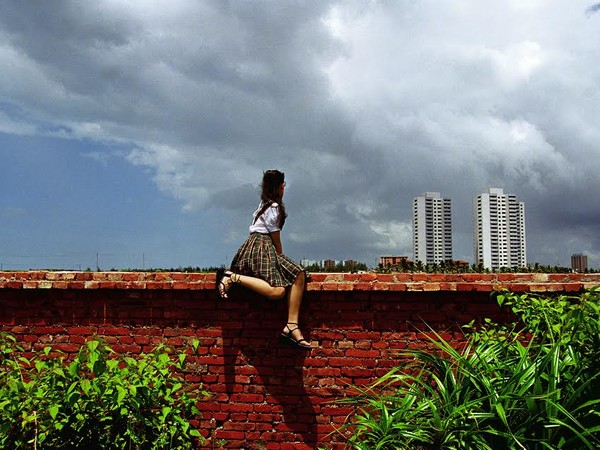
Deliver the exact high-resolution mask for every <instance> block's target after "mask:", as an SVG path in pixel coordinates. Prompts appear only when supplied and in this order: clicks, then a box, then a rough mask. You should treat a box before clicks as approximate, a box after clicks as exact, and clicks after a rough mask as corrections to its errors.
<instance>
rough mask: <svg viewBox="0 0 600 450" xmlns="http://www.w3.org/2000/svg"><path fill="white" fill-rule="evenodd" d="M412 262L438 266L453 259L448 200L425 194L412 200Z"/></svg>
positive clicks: (428, 193) (450, 216) (434, 193)
mask: <svg viewBox="0 0 600 450" xmlns="http://www.w3.org/2000/svg"><path fill="white" fill-rule="evenodd" d="M413 251H414V260H415V261H421V262H422V263H425V264H439V263H441V262H442V261H451V260H452V211H451V201H450V199H449V198H442V197H441V196H440V193H439V192H425V193H424V194H422V195H421V196H420V197H416V198H415V199H414V200H413Z"/></svg>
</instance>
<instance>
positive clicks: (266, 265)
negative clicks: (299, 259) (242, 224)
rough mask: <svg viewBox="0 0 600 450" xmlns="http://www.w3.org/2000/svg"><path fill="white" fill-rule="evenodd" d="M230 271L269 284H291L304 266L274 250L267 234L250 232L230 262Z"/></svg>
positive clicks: (302, 270)
mask: <svg viewBox="0 0 600 450" xmlns="http://www.w3.org/2000/svg"><path fill="white" fill-rule="evenodd" d="M230 270H231V271H232V272H235V273H239V274H241V275H249V276H251V277H256V278H260V279H263V280H265V281H266V282H267V283H269V284H270V285H271V286H291V285H292V284H293V283H294V281H295V280H296V278H297V277H298V275H299V274H300V273H301V272H304V268H303V267H302V266H300V265H299V264H296V263H295V262H294V261H292V260H291V259H290V258H288V257H287V256H285V255H283V254H278V253H277V252H276V251H275V245H273V241H272V240H271V236H269V235H268V234H261V233H252V234H250V236H248V239H246V241H245V242H244V243H243V244H242V246H241V247H240V248H239V250H238V251H237V253H236V254H235V256H234V257H233V261H232V262H231V269H230Z"/></svg>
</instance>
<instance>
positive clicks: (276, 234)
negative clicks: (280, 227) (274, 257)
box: [271, 231, 283, 254]
mask: <svg viewBox="0 0 600 450" xmlns="http://www.w3.org/2000/svg"><path fill="white" fill-rule="evenodd" d="M271 240H272V241H273V245H274V246H275V251H276V252H277V253H279V254H282V253H283V248H282V247H281V231H273V232H272V233H271Z"/></svg>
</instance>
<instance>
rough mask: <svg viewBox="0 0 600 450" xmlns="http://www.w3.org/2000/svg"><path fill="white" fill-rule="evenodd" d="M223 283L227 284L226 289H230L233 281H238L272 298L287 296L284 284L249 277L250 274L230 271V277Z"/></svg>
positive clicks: (277, 298)
mask: <svg viewBox="0 0 600 450" xmlns="http://www.w3.org/2000/svg"><path fill="white" fill-rule="evenodd" d="M223 283H224V284H225V290H229V288H230V287H231V283H237V284H240V285H242V286H244V287H246V288H248V289H251V290H253V291H254V292H256V293H258V294H260V295H262V296H264V297H267V298H269V299H271V300H279V299H280V298H283V297H284V296H285V288H284V287H283V286H271V285H270V284H269V283H267V282H266V281H265V280H261V279H260V278H254V277H249V276H248V275H239V274H237V273H230V275H229V277H228V278H226V279H225V280H223Z"/></svg>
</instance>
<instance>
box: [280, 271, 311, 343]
mask: <svg viewBox="0 0 600 450" xmlns="http://www.w3.org/2000/svg"><path fill="white" fill-rule="evenodd" d="M305 282H306V274H305V273H304V272H300V274H299V275H298V276H297V277H296V279H295V280H294V284H292V287H291V288H290V289H289V291H288V296H287V301H288V319H287V324H286V326H285V327H284V328H283V331H284V333H285V332H287V331H289V330H290V329H294V328H296V329H294V331H292V335H293V337H294V338H295V339H296V340H298V341H299V340H302V339H304V336H303V335H302V332H301V331H300V329H299V328H297V327H298V320H299V317H300V306H301V305H302V297H303V296H304V284H305ZM288 324H294V325H293V326H292V327H288Z"/></svg>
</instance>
